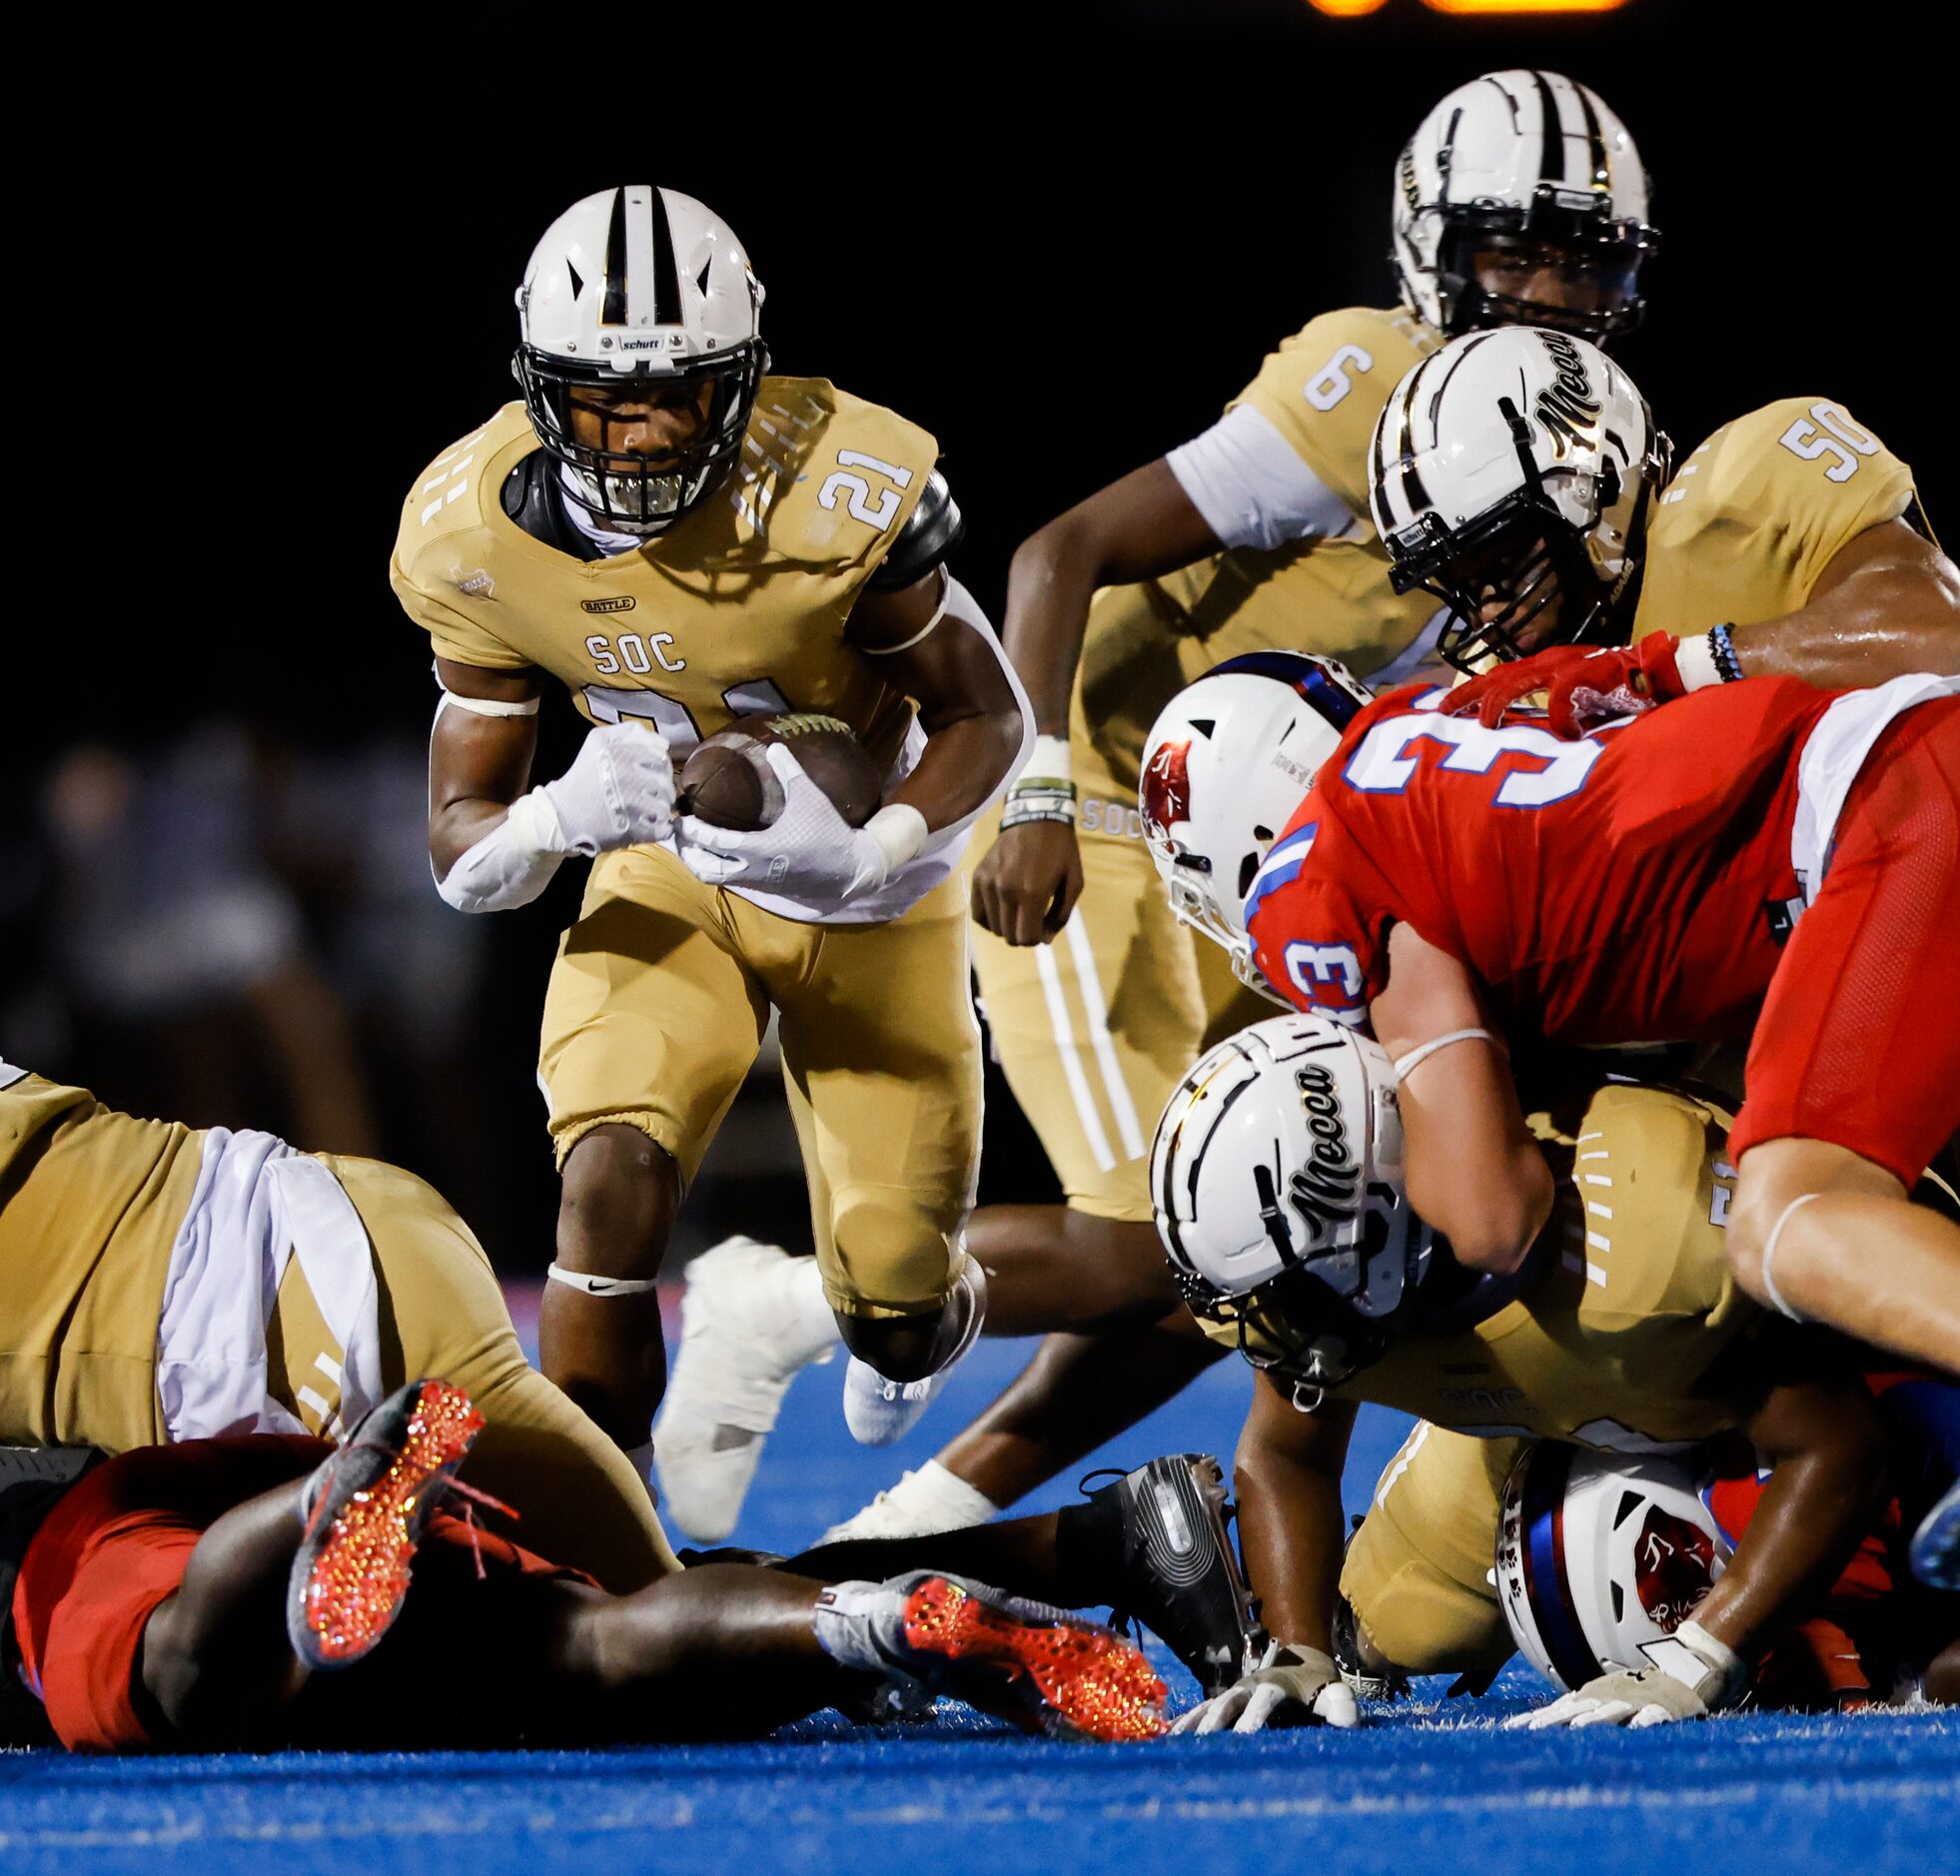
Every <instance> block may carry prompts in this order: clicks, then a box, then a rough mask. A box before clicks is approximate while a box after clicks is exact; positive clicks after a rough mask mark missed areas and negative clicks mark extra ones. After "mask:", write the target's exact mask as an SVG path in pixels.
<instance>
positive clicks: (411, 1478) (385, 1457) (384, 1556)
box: [286, 1381, 484, 1668]
mask: <svg viewBox="0 0 1960 1876" xmlns="http://www.w3.org/2000/svg"><path fill="white" fill-rule="evenodd" d="M483 1424H484V1416H483V1415H482V1414H481V1413H479V1412H478V1411H477V1408H476V1407H475V1406H474V1405H473V1404H472V1402H471V1399H470V1397H469V1396H468V1395H467V1394H465V1393H464V1391H463V1390H462V1389H461V1388H455V1387H452V1386H451V1385H450V1384H449V1383H448V1382H446V1381H412V1382H410V1383H409V1385H408V1386H407V1387H406V1388H400V1389H398V1390H397V1391H396V1392H395V1393H394V1394H392V1395H390V1396H389V1398H388V1399H387V1400H386V1401H384V1402H383V1403H382V1404H381V1406H379V1407H376V1408H375V1409H374V1410H373V1411H372V1412H370V1413H369V1414H368V1415H367V1416H366V1417H365V1418H364V1419H363V1420H362V1422H361V1424H360V1425H359V1426H357V1427H356V1428H355V1429H354V1431H353V1432H352V1433H351V1434H350V1435H349V1436H348V1440H347V1443H346V1444H345V1445H343V1446H342V1447H341V1448H340V1449H339V1450H338V1451H337V1452H334V1453H333V1454H331V1455H330V1456H329V1457H328V1458H327V1459H325V1460H324V1461H323V1462H322V1464H321V1466H320V1468H319V1470H318V1471H316V1472H315V1473H314V1475H313V1477H312V1478H311V1479H310V1480H308V1483H307V1492H306V1497H305V1499H304V1501H303V1504H304V1511H305V1516H306V1520H307V1524H306V1534H305V1536H303V1537H302V1538H301V1539H300V1548H299V1552H298V1554H297V1555H296V1556H295V1557H294V1558H293V1573H292V1577H291V1579H290V1586H289V1587H288V1590H287V1595H286V1633H287V1636H288V1638H289V1639H290V1640H291V1642H292V1644H293V1651H294V1652H295V1653H296V1654H297V1655H298V1656H299V1657H300V1659H301V1660H302V1661H304V1662H305V1663H306V1664H307V1665H308V1666H309V1667H316V1668H319V1667H347V1666H350V1665H351V1664H352V1663H354V1662H356V1661H358V1660H360V1659H361V1657H362V1656H363V1655H364V1654H366V1653H367V1652H368V1650H369V1649H371V1648H372V1647H373V1646H374V1645H375V1643H376V1642H378V1641H379V1640H381V1638H382V1636H384V1635H385V1634H387V1633H388V1630H389V1627H390V1625H391V1624H392V1623H393V1622H394V1620H395V1618H396V1616H397V1615H398V1614H399V1613H400V1612H401V1608H402V1598H403V1597H404V1596H406V1595H407V1594H408V1592H409V1572H410V1570H411V1569H412V1568H413V1567H414V1563H415V1555H416V1546H417V1544H418V1543H420V1542H421V1540H422V1533H423V1529H424V1527H425V1526H426V1525H427V1524H428V1522H429V1517H430V1513H431V1512H433V1511H434V1510H435V1509H436V1508H437V1506H438V1505H440V1504H441V1503H442V1501H443V1499H444V1497H445V1496H446V1495H447V1493H448V1492H449V1491H450V1489H451V1476H452V1474H453V1473H454V1472H455V1471H456V1468H457V1467H458V1466H459V1465H461V1464H462V1463H463V1461H464V1459H465V1457H466V1456H467V1455H468V1454H469V1451H470V1447H471V1443H472V1442H473V1441H474V1440H475V1439H476V1437H477V1434H478V1433H479V1432H480V1431H481V1430H482V1429H483ZM458 1489H463V1487H458Z"/></svg>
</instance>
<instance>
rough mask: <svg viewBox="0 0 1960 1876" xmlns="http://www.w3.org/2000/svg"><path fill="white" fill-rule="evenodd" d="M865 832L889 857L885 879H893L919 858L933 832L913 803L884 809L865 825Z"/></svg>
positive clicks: (895, 802) (898, 802) (886, 856)
mask: <svg viewBox="0 0 1960 1876" xmlns="http://www.w3.org/2000/svg"><path fill="white" fill-rule="evenodd" d="M864 831H865V832H866V833H867V834H869V835H870V836H871V838H872V839H873V840H875V841H876V842H877V843H878V845H879V847H880V848H881V849H882V850H883V852H884V856H885V877H886V878H887V879H889V878H890V877H891V876H892V874H894V873H895V872H897V871H898V869H899V868H900V867H901V866H903V865H904V864H905V863H906V862H907V861H908V860H914V859H916V858H917V857H918V854H919V849H920V848H921V847H923V846H924V845H925V843H926V835H927V833H928V832H929V831H930V830H929V829H928V828H927V826H926V819H925V816H924V815H923V814H921V813H920V812H919V811H918V809H917V808H915V807H913V806H912V805H911V803H910V802H906V801H894V802H892V803H891V805H890V806H889V807H882V808H880V809H879V810H878V811H877V813H875V814H874V815H872V817H871V818H870V819H869V820H868V821H866V822H865V823H864Z"/></svg>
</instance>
